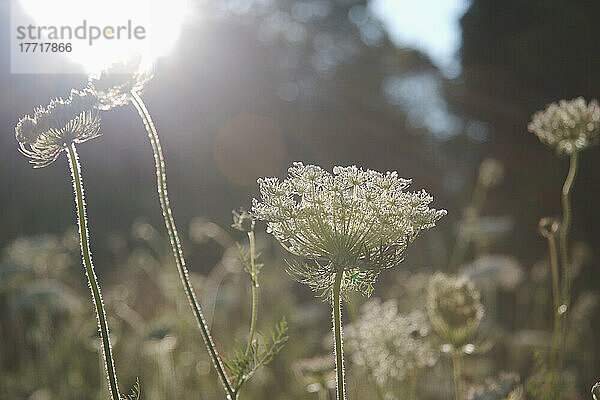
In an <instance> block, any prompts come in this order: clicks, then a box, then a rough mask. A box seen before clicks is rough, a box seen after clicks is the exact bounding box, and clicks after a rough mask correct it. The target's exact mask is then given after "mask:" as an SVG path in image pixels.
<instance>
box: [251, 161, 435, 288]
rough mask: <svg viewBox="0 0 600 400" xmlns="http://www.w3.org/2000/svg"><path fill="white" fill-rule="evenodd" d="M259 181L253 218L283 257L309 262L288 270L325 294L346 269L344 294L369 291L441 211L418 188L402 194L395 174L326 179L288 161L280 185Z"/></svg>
mask: <svg viewBox="0 0 600 400" xmlns="http://www.w3.org/2000/svg"><path fill="white" fill-rule="evenodd" d="M258 184H259V186H260V193H261V200H262V201H259V200H257V199H254V200H253V206H252V212H253V214H254V216H255V217H256V218H257V219H259V220H262V221H266V222H267V231H268V232H269V233H272V234H273V235H274V236H275V238H277V240H278V241H279V242H280V243H281V244H282V246H283V247H284V248H285V249H287V250H288V251H289V252H290V253H292V254H295V255H298V256H301V257H304V258H306V259H308V260H310V261H311V265H304V266H301V267H297V268H293V269H294V271H293V272H296V273H297V274H296V275H298V276H299V278H300V280H301V281H302V282H303V283H307V284H309V285H311V286H312V287H313V289H316V290H322V291H323V294H324V295H326V294H327V293H328V292H329V290H330V289H331V287H332V284H333V277H334V275H335V273H336V272H338V271H344V272H345V273H344V282H343V288H344V289H347V288H351V287H352V288H354V289H357V290H359V291H362V292H363V293H366V294H370V292H371V290H372V284H373V283H374V282H375V280H376V278H377V276H378V275H379V273H380V272H381V270H383V269H386V268H391V267H393V266H395V265H396V264H398V263H399V262H400V261H402V257H403V255H404V251H405V249H406V247H407V245H408V244H409V243H410V242H412V241H413V240H414V239H415V238H416V237H417V235H418V234H419V233H420V232H421V231H422V230H425V229H429V228H431V227H433V226H435V223H436V221H437V220H439V219H440V218H441V217H442V216H444V215H445V214H446V211H445V210H435V209H431V208H429V204H430V203H431V202H432V201H433V197H432V196H430V195H429V194H427V193H426V192H425V191H420V192H408V191H406V188H407V187H408V186H409V184H410V180H407V179H403V178H400V177H398V174H397V173H396V172H387V173H381V172H377V171H373V170H366V171H365V170H363V169H361V168H357V167H355V166H351V167H334V168H333V174H331V173H329V172H328V171H325V170H323V169H321V168H320V167H318V166H315V165H303V164H302V163H294V164H293V165H292V167H290V168H289V170H288V177H287V178H286V179H285V180H283V181H279V179H277V178H261V179H259V180H258Z"/></svg>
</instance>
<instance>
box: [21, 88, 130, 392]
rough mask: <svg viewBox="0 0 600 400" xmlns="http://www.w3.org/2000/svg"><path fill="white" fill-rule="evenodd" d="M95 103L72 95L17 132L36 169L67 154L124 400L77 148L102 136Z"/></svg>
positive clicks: (105, 344) (91, 282)
mask: <svg viewBox="0 0 600 400" xmlns="http://www.w3.org/2000/svg"><path fill="white" fill-rule="evenodd" d="M95 103H96V98H95V96H94V95H93V94H92V93H91V92H90V91H88V90H84V91H81V92H79V91H72V92H71V95H70V97H69V98H68V99H67V100H63V99H56V100H52V101H51V102H50V105H49V106H48V107H46V108H41V107H40V108H37V109H36V110H35V112H34V114H33V116H29V115H27V116H25V117H24V118H22V119H21V120H20V121H19V123H18V124H17V127H16V129H15V130H16V138H17V141H18V142H19V149H20V150H21V152H22V153H23V154H25V155H26V156H28V157H29V158H30V159H31V160H30V162H31V163H32V164H33V165H34V167H36V168H40V167H45V166H47V165H49V164H51V163H53V162H54V161H55V160H56V158H57V157H58V156H59V155H60V153H61V152H63V151H65V152H66V154H67V158H68V160H69V165H70V167H71V174H72V177H73V190H74V197H75V208H76V215H77V222H78V225H79V243H80V247H81V255H82V263H83V266H84V268H85V273H86V276H87V279H88V286H89V288H90V291H91V294H92V302H93V304H94V307H95V311H96V318H97V321H98V332H99V335H100V339H101V348H102V354H103V357H104V368H105V372H106V378H107V380H108V389H109V392H110V395H111V399H112V400H120V399H121V398H122V396H121V394H120V393H119V386H118V383H117V373H116V369H115V363H114V360H113V355H112V348H111V344H110V334H109V329H108V321H107V318H106V313H105V311H104V303H103V301H102V293H101V291H100V285H99V283H98V278H97V276H96V272H95V270H94V264H93V262H92V252H91V250H90V243H89V232H88V226H87V223H88V221H87V217H86V208H85V198H84V191H83V179H82V176H81V166H80V164H79V159H78V155H77V150H76V148H75V145H76V144H78V143H82V142H85V141H87V140H89V139H92V138H95V137H97V136H98V135H99V130H100V119H99V118H98V115H97V112H96V111H94V109H93V107H94V104H95ZM126 398H127V397H126Z"/></svg>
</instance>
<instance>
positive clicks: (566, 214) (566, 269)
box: [558, 151, 579, 369]
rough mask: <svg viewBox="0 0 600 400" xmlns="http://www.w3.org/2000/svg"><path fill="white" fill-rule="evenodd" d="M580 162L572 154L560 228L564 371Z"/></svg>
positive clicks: (577, 157)
mask: <svg viewBox="0 0 600 400" xmlns="http://www.w3.org/2000/svg"><path fill="white" fill-rule="evenodd" d="M578 161H579V153H578V152H577V151H576V152H574V153H573V154H571V159H570V163H569V172H568V173H567V177H566V179H565V183H564V184H563V188H562V193H561V194H562V196H561V200H562V211H563V215H562V224H561V228H560V237H559V240H560V242H559V243H560V256H561V264H562V273H563V276H562V278H563V281H562V296H561V297H562V304H563V305H564V306H566V309H564V310H561V311H563V312H562V313H561V320H562V323H561V325H562V335H561V344H560V351H559V365H558V367H559V368H560V369H562V364H563V361H564V357H565V353H566V336H567V324H566V319H567V314H568V312H569V308H570V301H571V293H570V292H571V270H570V266H569V231H570V229H571V214H572V209H571V188H572V187H573V183H574V182H575V176H576V175H577V166H578Z"/></svg>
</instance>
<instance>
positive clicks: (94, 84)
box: [88, 56, 153, 111]
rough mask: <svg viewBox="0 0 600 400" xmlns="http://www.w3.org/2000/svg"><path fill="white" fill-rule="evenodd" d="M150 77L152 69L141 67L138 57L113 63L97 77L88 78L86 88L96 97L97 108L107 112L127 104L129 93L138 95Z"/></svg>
mask: <svg viewBox="0 0 600 400" xmlns="http://www.w3.org/2000/svg"><path fill="white" fill-rule="evenodd" d="M152 77H153V73H152V69H151V68H145V67H144V66H142V64H141V57H139V56H138V57H132V58H131V59H130V60H128V61H126V62H125V61H123V62H118V63H114V64H112V65H111V66H110V67H108V68H106V69H104V70H102V71H100V73H98V74H97V75H92V76H90V78H89V79H88V87H89V88H90V89H91V90H92V91H93V92H94V93H95V94H96V96H97V97H98V104H97V108H98V109H100V110H103V111H107V110H110V109H112V108H115V107H119V106H124V105H126V104H128V103H129V101H130V96H131V92H132V91H133V92H136V93H140V92H141V91H142V90H143V89H144V86H145V85H146V83H147V82H148V81H149V80H150V79H152Z"/></svg>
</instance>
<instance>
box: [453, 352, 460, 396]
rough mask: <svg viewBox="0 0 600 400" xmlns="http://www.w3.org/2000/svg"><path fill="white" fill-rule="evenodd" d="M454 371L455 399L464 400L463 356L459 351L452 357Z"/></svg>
mask: <svg viewBox="0 0 600 400" xmlns="http://www.w3.org/2000/svg"><path fill="white" fill-rule="evenodd" d="M452 369H453V372H454V398H455V400H463V381H462V356H461V355H460V353H459V352H458V351H455V352H454V354H453V355H452Z"/></svg>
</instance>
